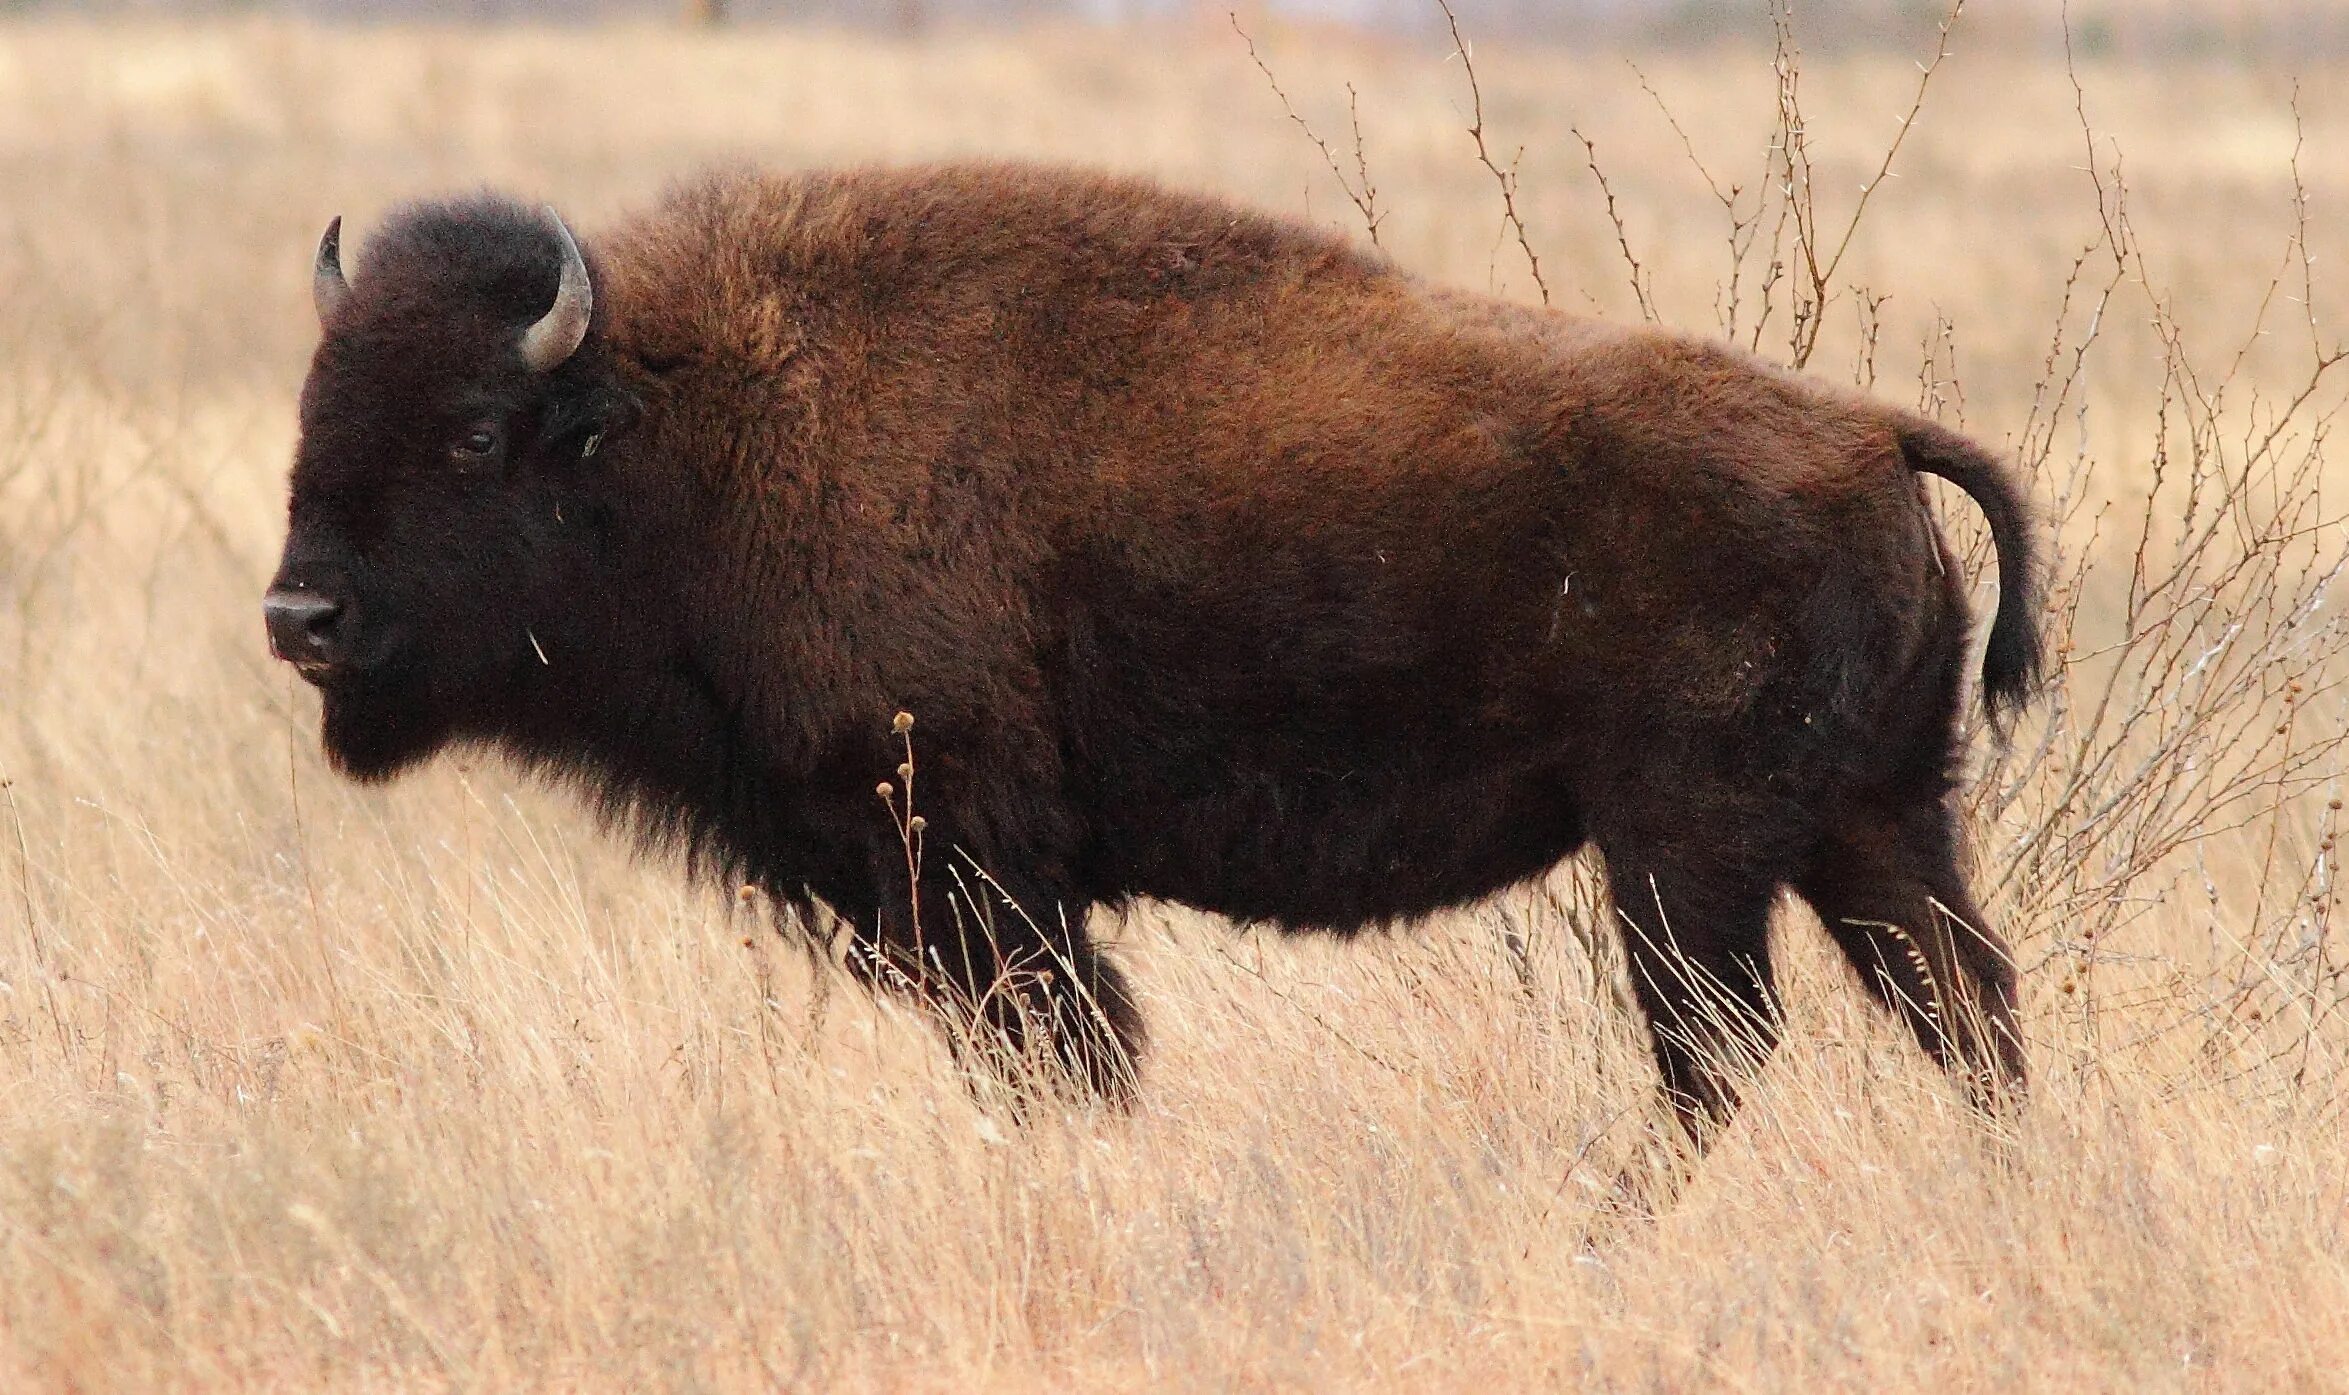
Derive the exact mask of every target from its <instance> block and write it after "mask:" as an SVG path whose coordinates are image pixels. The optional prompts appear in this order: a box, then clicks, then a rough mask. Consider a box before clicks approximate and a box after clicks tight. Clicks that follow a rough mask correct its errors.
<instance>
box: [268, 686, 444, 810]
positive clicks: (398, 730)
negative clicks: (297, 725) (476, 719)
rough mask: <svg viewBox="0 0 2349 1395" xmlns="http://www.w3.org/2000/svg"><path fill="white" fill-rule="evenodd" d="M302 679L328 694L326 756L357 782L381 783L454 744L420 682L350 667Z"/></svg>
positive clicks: (322, 729)
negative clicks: (389, 678)
mask: <svg viewBox="0 0 2349 1395" xmlns="http://www.w3.org/2000/svg"><path fill="white" fill-rule="evenodd" d="M303 677H304V678H307V679H309V681H310V682H312V683H315V684H317V685H318V688H319V691H320V692H321V693H323V694H324V696H325V711H324V716H323V720H322V721H321V723H320V733H319V734H320V738H321V741H322V743H323V744H324V746H325V748H326V758H327V759H328V760H329V761H331V762H332V763H333V764H334V767H335V769H337V770H339V771H341V772H342V773H343V774H345V775H348V776H350V777H351V778H352V779H354V780H359V781H362V782H365V783H367V784H380V783H382V782H384V781H386V780H389V779H391V778H392V777H393V776H395V775H398V774H400V773H401V772H402V771H405V770H407V769H409V768H411V767H413V766H416V765H419V764H421V763H423V762H424V761H426V760H429V759H431V758H432V756H433V755H434V754H435V753H436V752H438V751H439V750H440V748H441V747H443V746H445V745H447V744H448V742H449V739H450V736H451V734H452V733H451V730H450V727H449V724H448V723H447V722H446V721H445V720H444V719H443V718H442V717H441V716H440V715H439V714H438V713H436V712H434V711H433V710H432V705H431V703H430V702H429V701H428V699H427V696H426V693H425V691H424V688H423V685H421V684H414V683H403V682H397V681H384V680H381V679H374V680H370V679H363V678H361V677H359V676H357V675H354V674H352V673H351V672H350V671H349V670H337V671H335V672H333V673H330V674H323V675H320V676H318V677H312V676H311V675H309V674H307V673H305V674H303Z"/></svg>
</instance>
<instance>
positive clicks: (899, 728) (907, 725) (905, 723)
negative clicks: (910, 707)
mask: <svg viewBox="0 0 2349 1395" xmlns="http://www.w3.org/2000/svg"><path fill="white" fill-rule="evenodd" d="M889 729H890V730H891V731H893V732H896V733H897V734H898V735H899V736H903V735H905V734H906V733H907V732H909V731H912V730H913V713H911V712H900V713H898V714H897V716H896V719H895V720H893V721H891V722H890V723H889Z"/></svg>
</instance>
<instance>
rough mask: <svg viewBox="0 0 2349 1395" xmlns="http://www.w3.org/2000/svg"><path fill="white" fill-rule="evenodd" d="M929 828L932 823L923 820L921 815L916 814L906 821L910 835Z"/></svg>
mask: <svg viewBox="0 0 2349 1395" xmlns="http://www.w3.org/2000/svg"><path fill="white" fill-rule="evenodd" d="M929 826H930V821H929V820H928V819H925V818H923V817H922V816H921V815H920V814H916V815H914V816H913V817H912V818H910V819H907V820H906V821H905V831H906V832H908V833H919V832H921V831H922V830H923V829H925V828H928V827H929Z"/></svg>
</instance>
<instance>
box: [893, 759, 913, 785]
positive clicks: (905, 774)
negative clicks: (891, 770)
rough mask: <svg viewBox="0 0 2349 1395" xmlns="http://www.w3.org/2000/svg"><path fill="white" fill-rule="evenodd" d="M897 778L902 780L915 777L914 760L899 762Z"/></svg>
mask: <svg viewBox="0 0 2349 1395" xmlns="http://www.w3.org/2000/svg"><path fill="white" fill-rule="evenodd" d="M897 778H898V779H900V780H910V779H912V778H913V762H912V761H910V760H908V761H899V762H898V763H897Z"/></svg>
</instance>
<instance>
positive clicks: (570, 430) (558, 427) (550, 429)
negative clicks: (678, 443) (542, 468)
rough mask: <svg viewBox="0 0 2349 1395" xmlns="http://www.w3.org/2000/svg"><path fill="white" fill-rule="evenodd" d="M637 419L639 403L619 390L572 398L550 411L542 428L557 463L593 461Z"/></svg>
mask: <svg viewBox="0 0 2349 1395" xmlns="http://www.w3.org/2000/svg"><path fill="white" fill-rule="evenodd" d="M636 417H637V406H636V400H635V399H634V398H632V397H630V396H629V395H628V394H627V393H624V392H622V391H620V390H619V389H617V388H610V387H598V388H591V389H589V390H587V391H585V392H580V393H576V394H570V395H567V396H565V397H564V398H562V399H561V400H559V401H556V402H554V403H552V404H550V405H549V406H548V408H547V414H546V421H545V424H544V425H543V426H542V427H541V428H540V431H541V439H542V440H543V441H544V442H545V449H546V450H547V452H548V453H549V454H550V455H551V456H553V458H555V459H557V460H579V461H586V460H590V459H593V458H594V457H595V456H596V454H597V453H598V452H600V451H601V450H602V449H603V448H604V447H605V445H607V444H608V443H609V442H610V441H611V438H612V437H614V436H616V435H618V434H619V433H620V432H622V431H625V430H627V429H628V427H629V426H630V425H632V424H633V423H634V422H635V420H636Z"/></svg>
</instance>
